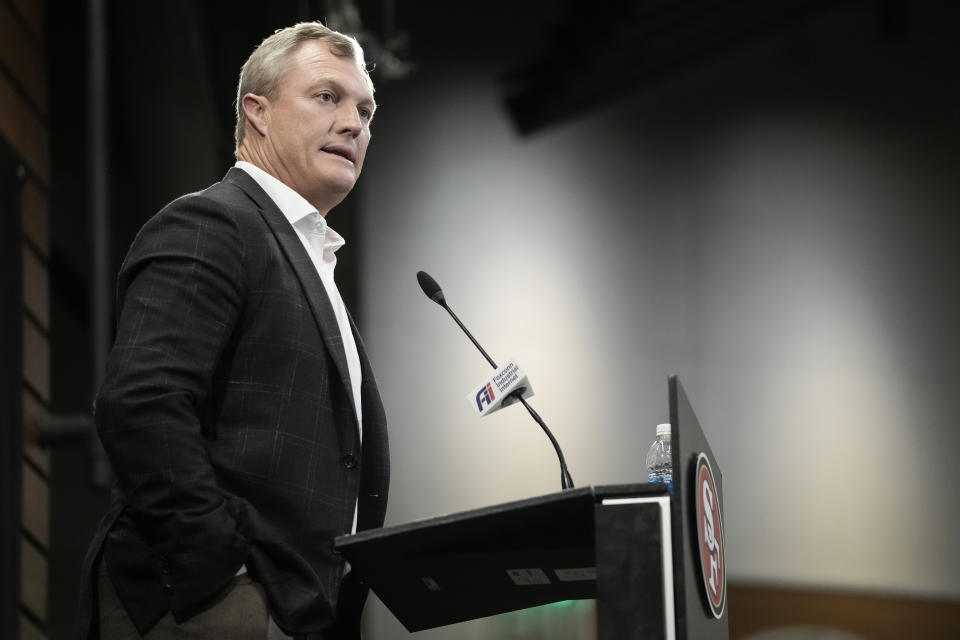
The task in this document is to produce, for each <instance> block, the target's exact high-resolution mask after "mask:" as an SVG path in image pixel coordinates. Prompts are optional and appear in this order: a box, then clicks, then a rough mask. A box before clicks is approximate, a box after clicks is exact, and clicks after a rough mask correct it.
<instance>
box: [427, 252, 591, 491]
mask: <svg viewBox="0 0 960 640" xmlns="http://www.w3.org/2000/svg"><path fill="white" fill-rule="evenodd" d="M417 282H419V283H420V288H421V289H423V292H424V293H425V294H426V295H427V297H428V298H430V299H431V300H433V301H434V302H436V303H437V304H438V305H440V306H441V307H443V308H444V309H446V310H447V313H449V314H450V317H451V318H453V320H454V322H456V323H457V325H458V326H459V327H460V329H462V330H463V332H464V333H465V334H467V337H468V338H470V342H472V343H473V346H475V347H476V348H477V349H478V350H479V351H480V353H482V354H483V357H484V358H486V359H487V362H489V363H490V366H491V367H493V368H494V369H496V368H497V363H496V362H494V361H493V358H491V357H490V356H489V354H487V352H486V351H484V349H483V347H481V346H480V343H479V342H477V339H476V338H474V337H473V334H472V333H470V330H469V329H467V327H466V326H464V324H463V323H462V322H460V318H458V317H457V314H455V313H454V312H453V309H451V308H450V306H449V305H448V304H447V300H446V298H444V296H443V291H442V290H441V289H440V285H439V284H437V281H436V280H434V279H433V278H432V277H430V274H429V273H427V272H426V271H418V272H417ZM522 394H523V389H517V390H516V391H514V392H513V393H512V394H510V395H512V396H514V397H515V398H516V399H517V400H519V401H520V402H521V404H523V406H524V408H525V409H526V410H527V413H529V414H530V417H531V418H533V419H534V421H535V422H536V423H537V424H538V425H540V428H541V429H543V432H544V433H545V434H547V437H548V438H550V443H551V444H553V448H554V450H555V451H556V452H557V459H558V460H559V461H560V487H561V488H563V489H573V478H572V477H570V471H569V470H567V461H566V460H565V459H564V457H563V451H562V450H561V449H560V443H559V442H557V439H556V438H555V437H553V433H551V431H550V429H549V428H548V427H547V424H546V423H545V422H544V421H543V418H541V417H540V414H538V413H537V412H536V411H534V410H533V407H531V406H530V403H528V402H527V399H526V398H524V397H523V395H522Z"/></svg>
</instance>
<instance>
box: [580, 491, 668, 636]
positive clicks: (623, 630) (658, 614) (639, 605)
mask: <svg viewBox="0 0 960 640" xmlns="http://www.w3.org/2000/svg"><path fill="white" fill-rule="evenodd" d="M594 513H595V516H594V518H595V522H596V531H597V534H596V540H597V545H596V558H597V576H598V580H597V638H599V640H661V639H662V638H664V637H665V633H664V619H663V612H664V605H663V577H662V576H663V574H662V572H663V553H662V546H663V536H662V535H661V518H660V505H659V504H655V503H654V504H623V505H597V506H596V507H594Z"/></svg>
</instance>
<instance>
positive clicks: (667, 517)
mask: <svg viewBox="0 0 960 640" xmlns="http://www.w3.org/2000/svg"><path fill="white" fill-rule="evenodd" d="M669 402H670V424H671V429H672V434H671V440H672V448H673V469H674V474H673V476H674V484H673V491H672V493H671V492H669V491H668V490H667V487H666V486H665V485H663V484H648V483H638V484H625V485H608V486H595V487H581V488H578V489H571V490H567V491H562V492H559V493H552V494H548V495H545V496H538V497H534V498H529V499H526V500H519V501H516V502H508V503H505V504H499V505H494V506H491V507H485V508H481V509H475V510H470V511H464V512H462V513H455V514H451V515H444V516H438V517H433V518H428V519H425V520H419V521H416V522H411V523H407V524H402V525H398V526H391V527H385V528H383V529H375V530H370V531H363V532H360V533H357V534H355V535H349V536H341V537H339V538H337V539H336V541H335V547H336V548H337V550H338V551H339V552H340V553H342V554H343V555H344V556H345V557H346V558H347V560H348V561H349V562H350V565H351V567H352V571H355V572H357V575H358V576H359V578H360V579H361V580H362V581H363V582H364V583H365V584H367V585H368V586H369V587H370V588H371V589H372V590H373V592H374V593H376V594H377V596H378V597H379V598H380V600H381V601H382V602H383V603H384V604H385V605H386V607H387V608H388V609H389V610H390V611H391V612H392V613H393V615H394V616H396V618H397V619H398V620H399V621H400V622H401V623H402V624H403V625H404V627H406V629H407V630H408V631H411V632H413V631H420V630H423V629H430V628H433V627H439V626H443V625H448V624H453V623H456V622H464V621H466V620H473V619H476V618H481V617H485V616H490V615H495V614H499V613H505V612H508V611H515V610H518V609H525V608H528V607H534V606H539V605H544V604H549V603H551V602H560V601H565V600H579V599H591V598H595V599H596V601H597V638H598V639H599V640H641V639H642V640H647V639H663V640H720V639H726V638H728V637H729V633H728V624H727V607H726V591H727V587H726V569H725V563H724V553H723V552H724V539H723V518H722V512H723V490H722V483H721V475H720V468H719V466H718V465H717V464H716V460H715V459H714V457H713V452H712V451H711V450H710V445H709V443H708V442H707V439H706V438H705V437H704V435H703V431H702V429H701V428H700V424H699V422H698V421H697V418H696V416H695V415H694V412H693V409H692V408H691V406H690V402H689V400H688V399H687V396H686V393H685V392H684V390H683V388H682V386H681V385H680V382H679V380H678V379H677V378H676V377H671V378H670V380H669ZM642 453H643V452H638V458H639V457H640V456H641V455H642Z"/></svg>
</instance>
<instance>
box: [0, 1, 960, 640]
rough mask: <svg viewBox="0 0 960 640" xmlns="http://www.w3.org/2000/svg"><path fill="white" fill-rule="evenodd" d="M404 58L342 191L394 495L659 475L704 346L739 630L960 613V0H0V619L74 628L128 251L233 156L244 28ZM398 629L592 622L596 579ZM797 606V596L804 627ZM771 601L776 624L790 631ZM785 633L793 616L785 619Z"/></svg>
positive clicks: (354, 297)
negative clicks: (476, 615) (539, 422)
mask: <svg viewBox="0 0 960 640" xmlns="http://www.w3.org/2000/svg"><path fill="white" fill-rule="evenodd" d="M306 19H323V20H324V21H325V22H326V23H327V24H328V25H329V26H331V27H334V28H337V29H340V30H343V31H347V32H351V33H353V34H355V35H357V36H358V37H359V38H360V39H361V42H362V43H363V44H364V46H365V49H366V51H367V58H368V61H370V62H372V63H374V64H375V65H376V68H375V70H374V72H373V78H374V81H375V83H376V86H377V94H376V95H377V102H378V105H379V107H378V111H377V117H376V120H375V122H374V125H373V139H372V142H371V146H370V151H369V153H368V155H367V161H366V166H365V167H364V175H363V176H362V178H361V179H360V181H359V183H358V186H357V188H356V189H355V190H354V192H353V193H352V194H351V196H350V197H349V198H348V199H347V200H346V201H345V202H344V203H343V204H342V205H340V206H339V207H338V208H336V209H335V210H334V211H333V212H332V213H331V214H330V217H329V218H328V220H329V221H330V223H331V225H332V226H333V227H334V228H336V229H337V230H338V231H339V232H340V233H342V234H343V235H344V236H345V237H346V238H347V246H346V247H345V248H344V249H343V250H342V251H341V252H340V253H339V254H338V257H339V260H340V263H339V267H338V270H337V278H338V282H339V283H340V287H341V291H342V293H343V297H344V298H345V300H346V301H347V304H348V306H349V307H350V308H351V310H352V311H353V314H354V316H355V318H356V319H357V321H358V323H359V325H360V327H361V333H362V335H363V337H364V340H365V342H366V345H367V348H368V351H369V352H370V356H371V359H372V360H373V364H374V367H375V370H376V373H377V377H378V383H379V385H380V390H381V393H382V395H383V398H384V403H385V405H386V408H387V413H388V416H389V418H390V428H391V447H392V462H393V481H392V488H391V500H390V507H389V511H388V516H387V523H388V524H398V523H403V522H407V521H410V520H413V519H418V518H424V517H429V516H433V515H438V514H444V513H450V512H456V511H461V510H465V509H471V508H476V507H482V506H487V505H492V504H496V503H499V502H504V501H509V500H515V499H521V498H527V497H531V496H535V495H541V494H545V493H550V492H553V491H557V490H559V488H560V486H559V472H558V468H557V463H556V458H555V456H554V453H553V451H552V449H551V447H550V445H549V443H548V441H547V440H546V438H544V437H543V434H542V433H540V432H539V429H538V428H537V427H536V425H535V424H534V423H532V422H531V421H530V420H529V418H528V417H527V416H526V415H525V413H523V412H522V411H521V410H516V409H510V410H504V411H501V412H499V413H496V414H494V415H492V416H490V417H488V418H485V419H484V420H483V421H480V420H479V419H477V418H475V417H474V416H473V414H472V412H471V410H470V406H469V404H468V402H467V400H466V398H467V394H468V393H469V392H470V390H471V389H473V388H474V387H475V386H476V385H478V384H479V383H480V381H481V380H483V378H484V376H485V375H486V374H487V373H488V372H489V367H488V365H487V364H486V363H485V361H484V360H483V358H482V357H481V356H480V355H479V354H478V353H476V351H475V350H474V348H473V346H472V345H471V344H470V343H469V342H468V341H467V340H466V339H465V338H464V337H463V336H462V335H461V334H460V332H459V330H458V329H457V328H456V326H455V325H454V324H453V323H452V322H451V320H450V319H449V318H448V317H446V314H445V313H444V312H443V311H442V310H441V309H440V308H438V307H437V306H435V305H434V304H433V303H431V302H430V301H429V300H427V299H426V298H425V297H423V295H422V293H421V292H420V289H419V287H418V285H417V283H416V280H415V274H416V272H417V271H418V270H420V269H425V270H427V271H428V272H429V273H431V274H432V275H433V276H434V277H435V278H436V279H437V280H438V281H439V283H440V284H441V286H443V288H444V291H445V293H446V296H447V301H448V302H449V303H450V305H451V307H452V308H453V309H454V310H455V311H456V312H457V314H458V315H459V316H460V318H461V319H462V320H464V322H465V323H466V324H467V325H468V326H469V327H471V329H472V330H473V332H474V333H475V334H476V335H477V337H478V338H479V339H480V341H481V342H482V343H483V344H484V345H485V347H486V349H487V350H488V351H489V352H490V353H491V355H492V356H493V357H494V358H495V359H497V360H498V361H505V360H506V359H508V358H510V357H513V358H516V359H517V361H518V362H519V363H520V365H521V366H522V367H523V368H524V369H525V370H526V371H527V372H528V374H529V375H530V376H531V380H532V382H533V386H534V388H535V389H536V392H537V395H536V397H535V398H534V399H533V400H532V401H531V403H532V404H533V406H534V407H536V409H537V410H538V411H539V413H540V414H541V415H542V416H543V417H544V419H545V420H546V421H547V423H548V424H549V425H550V426H551V428H552V430H553V432H554V433H555V435H556V436H557V438H558V439H559V441H560V443H561V444H562V446H563V447H564V451H565V453H566V457H567V462H568V464H569V467H570V471H571V473H572V475H573V478H574V480H575V481H576V483H577V485H578V486H586V485H597V484H611V483H625V482H633V481H639V480H643V479H644V477H645V469H644V461H643V458H644V454H645V452H646V450H647V447H648V446H649V444H650V442H651V441H652V440H653V438H654V433H655V427H656V424H657V423H658V422H664V421H666V420H667V419H668V406H667V377H668V376H669V375H673V374H676V375H679V377H680V379H681V381H682V383H683V385H684V387H685V388H686V391H687V393H688V395H689V397H690V399H691V402H692V404H693V407H694V409H695V411H696V412H697V415H698V418H699V420H700V422H701V424H702V425H703V429H704V432H705V433H706V436H707V437H708V438H709V440H710V441H711V444H712V447H713V451H714V453H715V455H716V457H717V459H718V461H719V464H720V468H721V471H722V474H723V488H724V509H725V513H724V523H725V536H726V541H727V555H726V560H727V566H728V576H729V583H730V597H729V606H730V629H731V637H732V638H746V637H749V636H751V635H752V636H753V637H755V638H759V637H761V635H756V634H763V635H762V637H764V638H773V637H782V638H785V637H790V638H800V637H804V638H834V637H836V638H840V637H844V638H850V637H859V638H877V639H883V638H905V637H916V638H955V637H958V636H960V548H958V546H957V544H956V542H955V539H956V532H957V530H958V529H960V499H958V498H957V494H958V489H960V482H958V480H957V477H956V467H957V462H956V456H957V454H958V452H960V428H958V427H960V424H958V416H960V394H958V392H957V389H958V386H960V286H958V282H960V252H958V251H957V245H958V238H960V218H958V212H960V180H958V173H960V101H958V99H960V81H958V74H957V63H958V61H960V55H958V54H960V38H958V37H957V29H958V24H960V8H958V5H957V4H956V3H953V2H935V1H930V0H917V1H908V0H861V1H854V0H850V1H840V0H835V1H825V0H824V1H816V0H805V1H801V0H782V1H780V2H763V1H760V0H752V1H751V0H742V1H734V0H731V1H727V2H722V1H711V0H686V1H684V0H669V1H668V0H636V1H634V2H608V3H601V2H597V3H583V2H572V1H555V2H547V1H546V0H537V1H529V2H515V3H492V2H467V3H455V4H451V3H439V2H415V1H413V0H377V1H370V2H364V1H335V0H330V1H320V0H300V1H294V0H277V1H275V2H272V3H269V5H268V4H266V3H255V2H240V1H232V2H226V1H225V0H206V1H203V2H200V1H188V0H170V1H167V2H163V3H134V2H120V1H117V0H114V1H110V0H84V1H78V2H49V1H47V2H45V1H44V0H0V212H2V215H0V225H2V233H0V238H2V240H0V242H2V244H3V247H2V254H0V255H2V260H3V265H2V266H3V269H2V280H0V281H2V282H3V285H2V289H0V296H2V297H0V305H2V306H0V308H2V319H0V321H2V323H3V326H2V331H0V357H2V360H0V362H2V367H0V369H2V376H3V381H4V384H3V386H2V397H0V421H2V438H3V442H2V443H0V455H2V456H3V461H2V463H0V474H3V477H2V479H0V486H2V489H0V491H2V493H3V499H2V513H0V545H2V548H0V583H2V586H0V594H2V595H0V598H2V608H0V616H2V618H0V624H2V627H0V637H3V638H8V637H9V638H16V637H18V634H19V637H21V638H25V639H26V638H29V639H33V638H51V639H60V638H67V637H69V633H70V630H71V627H72V624H73V620H74V616H75V614H76V597H77V587H78V579H79V570H80V562H81V560H82V557H83V553H84V552H85V550H86V546H87V544H88V543H89V540H90V536H91V535H92V531H93V529H94V527H95V526H96V523H97V522H98V520H99V517H100V516H101V515H102V513H103V510H104V508H105V505H106V501H107V489H106V488H105V487H106V486H107V485H108V483H109V471H108V469H106V468H105V467H104V465H103V459H102V455H101V454H100V453H99V451H98V447H97V445H96V442H95V439H94V438H93V437H92V435H91V434H92V432H91V430H90V426H89V425H90V420H89V414H90V405H91V402H92V399H93V397H94V394H95V390H96V385H97V381H98V379H99V376H100V371H101V370H102V364H103V357H104V354H105V352H106V349H107V348H108V346H109V343H110V341H111V339H112V317H113V312H114V309H113V300H112V295H113V289H114V279H115V276H116V271H117V269H118V267H119V264H120V261H121V260H122V257H123V255H124V253H125V251H126V248H127V247H128V246H129V243H130V241H131V240H132V238H133V235H134V234H135V233H136V231H137V229H138V228H139V227H140V226H141V225H142V224H143V222H144V221H145V220H146V219H147V218H148V217H150V216H151V215H153V214H154V213H155V212H156V211H157V210H158V209H159V208H160V207H161V206H162V205H163V204H165V203H166V202H168V201H169V200H171V199H173V198H175V197H177V196H179V195H181V194H183V193H185V192H188V191H194V190H198V189H201V188H203V187H205V186H207V185H209V184H210V183H212V182H214V181H216V180H218V179H219V178H220V177H221V176H222V175H223V174H224V173H225V172H226V170H227V168H228V167H229V166H230V165H231V164H232V163H233V123H234V111H233V101H234V98H235V91H236V79H237V76H238V73H239V69H240V66H241V64H242V63H243V61H244V60H245V59H246V57H247V56H248V55H249V53H250V52H251V51H252V50H253V49H254V48H255V47H256V45H257V44H259V42H260V40H262V39H263V38H264V37H265V36H267V35H269V34H270V33H272V32H273V31H274V30H275V29H277V28H281V27H284V26H288V25H290V24H293V23H295V22H297V21H300V20H306ZM365 624H366V627H367V633H368V636H369V637H370V638H372V639H373V640H384V639H393V638H406V637H411V636H412V637H416V638H425V639H426V638H429V639H430V640H441V639H442V640H447V639H470V640H472V639H477V640H480V639H487V638H491V639H492V638H591V637H593V630H592V629H593V627H592V624H593V604H592V603H591V602H589V601H583V602H568V603H561V604H558V605H552V606H548V607H542V608H538V609H535V610H529V611H524V612H516V613H512V614H507V615H505V616H499V617H496V618H490V619H485V620H479V621H475V622H470V623H464V624H460V625H454V626H451V627H444V628H441V629H436V630H431V631H425V632H420V633H416V634H409V633H408V632H406V631H405V630H404V629H403V628H402V626H401V625H400V624H399V623H398V622H397V621H396V620H395V619H394V618H393V616H392V614H390V612H389V611H388V610H387V609H386V608H385V607H384V606H383V605H382V604H380V603H379V602H378V601H377V600H376V599H375V598H372V599H371V603H370V605H369V606H368V608H367V615H366V621H365ZM776 629H779V631H777V630H776ZM772 634H774V635H772ZM775 634H780V635H779V636H775Z"/></svg>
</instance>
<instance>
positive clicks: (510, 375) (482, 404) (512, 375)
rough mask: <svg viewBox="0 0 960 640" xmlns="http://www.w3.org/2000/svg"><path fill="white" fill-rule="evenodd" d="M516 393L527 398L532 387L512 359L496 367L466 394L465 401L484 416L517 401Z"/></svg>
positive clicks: (531, 391)
mask: <svg viewBox="0 0 960 640" xmlns="http://www.w3.org/2000/svg"><path fill="white" fill-rule="evenodd" d="M517 395H522V397H524V398H529V397H530V396H532V395H533V388H532V387H531V386H530V381H529V380H527V374H525V373H524V372H523V370H522V369H520V367H519V366H517V363H516V362H515V361H513V360H509V361H507V364H505V365H503V366H502V367H500V368H498V369H497V370H496V371H494V372H493V375H492V376H490V377H488V378H487V379H486V380H484V381H483V382H481V383H480V386H478V387H476V388H474V390H473V391H471V392H470V395H468V396H467V401H468V402H469V403H470V406H471V407H473V408H474V411H476V412H477V414H478V415H480V416H481V417H482V416H485V415H487V414H490V413H493V412H494V411H497V410H498V409H502V408H503V407H508V406H510V405H511V404H513V403H514V402H516V401H517Z"/></svg>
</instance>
